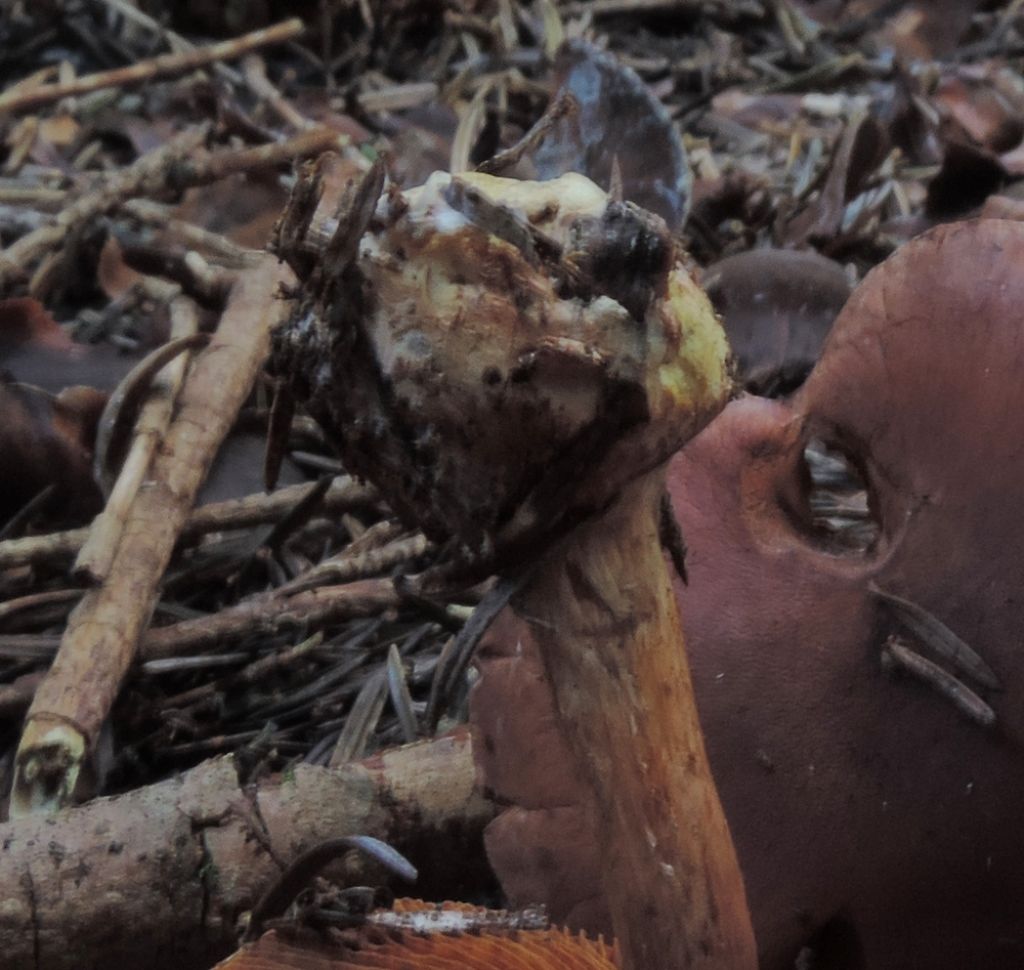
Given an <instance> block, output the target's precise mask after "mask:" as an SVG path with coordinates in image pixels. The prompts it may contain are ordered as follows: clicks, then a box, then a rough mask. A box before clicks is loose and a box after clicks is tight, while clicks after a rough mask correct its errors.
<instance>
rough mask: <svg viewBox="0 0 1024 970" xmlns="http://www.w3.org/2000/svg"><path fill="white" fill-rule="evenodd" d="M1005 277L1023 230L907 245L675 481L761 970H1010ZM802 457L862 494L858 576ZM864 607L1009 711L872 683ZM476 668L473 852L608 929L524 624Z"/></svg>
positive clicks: (688, 629) (578, 805)
mask: <svg viewBox="0 0 1024 970" xmlns="http://www.w3.org/2000/svg"><path fill="white" fill-rule="evenodd" d="M1021 265H1024V226H1022V225H1021V224H1019V223H1016V222H1004V221H997V220H991V221H981V222H969V223H963V224H956V225H950V226H944V227H941V228H939V229H937V230H934V231H933V232H930V233H928V234H927V235H925V236H924V237H922V238H920V239H918V240H915V241H914V242H911V243H908V244H907V245H906V246H904V247H903V248H902V249H900V250H899V251H898V252H897V253H896V254H895V255H894V256H892V257H891V258H890V259H889V260H888V261H887V262H886V263H884V264H883V265H882V266H880V267H879V268H877V269H876V270H874V271H873V272H872V273H870V274H869V275H868V277H867V278H866V280H865V281H864V283H863V284H862V285H861V287H859V288H858V289H857V291H855V293H854V295H853V296H852V297H851V299H850V301H849V302H848V304H847V305H846V307H845V308H844V310H843V311H842V313H841V314H840V317H839V319H838V320H837V321H836V323H835V325H834V327H833V330H832V333H831V335H830V337H829V339H828V341H827V343H826V346H825V348H824V350H823V353H822V358H821V360H820V361H819V363H818V365H817V366H816V367H815V369H814V371H813V372H812V374H811V375H810V377H809V379H808V381H807V382H806V384H805V385H804V387H803V388H802V389H801V390H800V391H799V392H798V393H797V394H796V396H795V398H794V399H793V400H792V401H791V402H790V403H785V404H784V403H780V402H774V401H765V400H759V399H756V398H744V399H740V400H737V401H734V402H733V403H731V404H730V405H729V406H728V407H727V408H726V409H725V411H724V412H723V413H722V414H721V415H720V416H719V417H718V418H717V419H716V420H715V421H714V422H712V424H711V425H710V426H709V427H708V428H707V429H705V431H704V432H703V433H702V434H700V435H699V436H698V437H697V438H696V439H695V440H694V441H692V442H691V443H690V444H689V445H688V446H687V447H686V448H685V449H684V450H683V452H682V453H681V454H680V455H679V456H677V458H676V459H675V460H674V461H673V463H672V464H671V466H670V470H669V489H670V492H671V497H672V500H673V504H674V507H675V510H676V514H677V516H678V518H679V520H680V523H681V526H682V529H683V533H684V535H685V537H686V540H687V543H688V547H689V556H688V559H687V563H688V569H689V577H690V584H689V586H688V587H685V588H683V587H682V586H678V587H677V594H678V596H679V599H680V602H681V610H682V615H683V626H684V629H685V633H686V637H687V652H688V655H689V659H690V665H691V670H692V674H693V681H694V689H695V692H696V696H697V702H698V707H699V710H700V714H701V722H702V726H703V728H704V733H705V740H706V744H707V748H708V755H709V758H710V761H711V766H712V771H713V773H714V776H715V780H716V783H717V785H718V789H719V793H720V795H721V798H722V802H723V805H724V808H725V812H726V817H727V819H728V821H729V825H730V830H731V832H732V835H733V838H734V840H735V843H736V848H737V852H738V854H739V858H740V865H741V868H742V869H743V873H744V879H745V882H746V885H747V891H748V898H749V902H750V906H751V914H752V917H753V920H754V927H755V933H756V935H757V938H758V943H759V947H760V949H761V956H762V963H761V965H762V967H764V968H766V970H775V968H781V967H791V966H792V964H793V960H794V959H795V956H796V953H797V952H798V951H799V949H800V948H801V947H802V946H803V945H805V944H806V943H807V942H808V941H809V940H810V941H813V942H816V943H817V945H819V946H822V947H825V946H827V945H829V944H828V941H829V940H830V939H831V940H836V939H841V940H843V941H844V947H845V949H846V950H847V951H848V952H852V953H859V955H860V957H861V958H862V959H863V961H864V962H863V965H865V966H871V967H872V968H877V970H889V968H897V967H906V966H929V967H931V968H933V970H938V968H942V970H946V968H949V970H953V968H960V967H963V966H968V965H984V966H989V967H1005V968H1008V970H1009V968H1011V967H1017V966H1020V965H1022V961H1024V938H1022V935H1021V933H1020V925H1021V924H1020V911H1019V901H1020V900H1021V899H1022V898H1024V856H1022V854H1021V853H1020V852H1018V851H1016V849H1015V848H1014V847H1015V846H1017V845H1019V818H1018V817H1019V806H1018V805H1017V800H1016V793H1017V792H1020V791H1022V790H1024V756H1022V754H1021V745H1022V742H1024V662H1022V658H1024V654H1022V637H1024V634H1022V633H1021V630H1022V629H1024V598H1022V596H1021V590H1022V589H1024V556H1022V555H1021V552H1020V550H1021V549H1022V548H1024V517H1022V516H1021V515H1020V514H1019V511H1018V503H1019V496H1020V494H1021V492H1022V490H1024V446H1022V445H1021V443H1020V442H1021V436H1020V434H1019V431H1018V428H1019V423H1020V415H1021V414H1022V413H1024V381H1021V380H1020V374H1021V373H1024V329H1022V326H1021V315H1020V307H1021V306H1024V274H1022V273H1021V272H1020V266H1021ZM811 437H818V438H823V439H825V440H826V441H828V442H830V443H832V444H834V445H836V446H837V447H838V448H839V450H840V451H842V452H843V453H845V454H846V455H847V456H848V458H849V460H850V461H851V463H852V464H853V465H854V466H855V467H857V468H858V469H859V470H860V472H861V473H862V474H863V476H864V478H865V479H866V481H867V484H868V488H869V492H870V496H871V506H872V509H873V512H874V514H875V515H876V516H877V518H878V522H879V527H880V534H879V538H878V540H877V541H876V543H875V544H874V545H873V546H871V547H869V548H868V549H867V550H865V551H863V552H858V553H848V552H847V553H843V554H837V553H835V552H834V551H832V549H831V548H830V547H829V546H827V545H825V544H823V543H822V542H821V541H820V538H819V536H817V535H816V534H815V532H814V530H813V529H812V528H811V527H810V526H809V515H808V513H807V509H806V504H807V487H808V479H807V474H806V469H805V467H804V462H803V452H804V446H805V444H806V442H807V441H808V440H809V439H810V438H811ZM872 584H875V585H876V586H877V587H880V588H881V589H883V590H886V591H888V592H891V593H893V594H896V595H898V596H900V597H903V598H905V599H908V600H912V601H914V602H916V603H918V604H920V605H921V606H922V607H924V608H925V609H927V610H928V611H930V612H931V613H932V614H933V615H934V616H935V617H937V618H938V619H939V620H941V621H942V622H943V623H944V624H945V625H946V626H947V627H948V628H950V629H951V630H953V631H954V632H955V633H957V634H958V635H959V636H960V637H961V638H962V639H963V640H965V641H966V642H967V643H968V644H969V645H970V646H971V647H973V648H974V649H975V650H976V651H977V652H978V653H980V654H981V655H982V656H983V657H984V659H985V660H986V661H987V662H988V664H989V665H990V666H991V667H992V669H993V670H994V671H995V673H996V675H997V676H998V678H999V679H1000V681H1001V683H1002V690H1001V691H999V692H991V691H987V690H986V689H985V688H984V687H983V686H982V685H979V684H978V683H976V682H971V681H969V680H968V686H970V687H971V688H972V689H973V690H974V691H976V692H977V693H978V694H979V695H980V696H982V697H983V698H984V700H985V701H987V703H988V704H990V705H991V706H992V708H993V710H994V711H995V713H996V715H997V717H998V722H997V725H996V728H995V729H994V730H985V729H984V728H982V727H981V726H979V724H977V723H973V722H971V721H970V720H969V719H968V718H967V717H965V716H964V714H963V713H962V712H961V711H959V710H958V709H957V708H956V707H955V706H954V705H953V704H951V703H950V702H949V701H948V700H946V699H944V698H943V697H941V696H940V695H939V693H938V692H937V691H935V690H933V689H931V688H929V687H928V686H926V685H924V684H921V683H919V682H917V681H914V680H912V679H910V678H907V677H902V676H892V675H891V674H889V673H887V672H886V670H885V668H884V665H883V663H882V647H883V644H884V643H885V640H886V637H887V635H888V634H890V633H892V632H894V631H896V630H897V629H899V628H898V625H897V623H896V621H895V620H894V617H893V616H892V614H891V613H890V612H889V611H888V610H887V609H886V608H885V607H884V606H883V604H882V603H881V602H880V600H879V598H878V596H877V595H875V594H874V593H873V592H872ZM903 632H905V631H903ZM916 646H917V647H918V649H920V650H921V652H922V653H926V652H927V651H926V649H925V648H924V647H923V646H922V645H920V644H916ZM943 663H945V662H943ZM481 667H482V670H483V678H482V680H481V682H480V683H479V685H478V687H477V688H476V692H475V695H474V698H473V716H474V719H475V721H476V724H477V727H478V730H479V733H480V735H481V738H482V740H481V744H480V745H479V746H478V750H479V752H480V758H481V767H482V773H483V776H484V779H485V781H486V783H487V784H488V785H489V786H490V787H491V788H493V789H494V791H495V793H496V795H497V796H498V797H499V798H501V799H504V800H507V801H508V802H509V803H510V804H511V805H512V806H514V807H512V808H510V809H509V810H508V811H507V812H505V813H504V814H503V815H502V816H501V817H500V818H499V819H498V820H497V821H496V822H494V823H492V827H491V829H490V830H489V832H488V851H489V853H490V856H491V858H492V862H494V864H495V867H496V869H497V870H498V872H499V875H500V876H501V877H502V879H503V881H504V885H505V888H506V890H507V891H509V892H510V895H511V897H512V900H513V903H516V902H518V901H519V900H520V899H521V898H523V897H524V896H525V897H528V898H530V899H532V900H536V901H541V902H545V903H546V904H547V905H548V907H549V910H550V912H551V915H552V918H553V919H555V920H558V921H561V920H567V921H568V922H569V923H570V924H571V925H585V926H587V927H589V928H590V929H600V928H602V927H606V926H607V922H606V916H605V915H604V914H602V912H601V903H602V900H601V897H600V895H599V893H598V892H596V891H595V887H597V886H599V880H598V875H597V874H598V872H599V871H600V867H599V865H598V861H599V857H598V853H599V852H600V847H599V846H598V845H597V844H596V841H595V839H594V837H593V835H592V834H590V835H588V832H587V830H586V826H587V825H588V824H589V821H588V819H589V814H588V813H589V809H588V796H587V791H586V788H585V786H583V785H582V783H581V781H580V776H579V773H578V772H577V769H576V767H575V765H574V764H573V762H572V759H571V757H570V755H569V749H568V747H567V746H566V745H565V743H564V739H561V738H560V737H559V736H558V734H557V732H556V731H553V730H552V724H553V717H552V713H551V711H552V708H551V701H550V696H549V695H548V694H547V693H546V685H545V684H544V680H543V677H544V675H543V666H542V665H541V664H540V663H539V658H538V657H537V654H536V652H535V650H534V645H533V644H532V643H531V641H530V638H529V630H528V628H527V626H526V624H517V623H516V622H515V621H514V618H511V616H506V617H505V618H503V619H502V621H501V624H500V625H496V626H495V628H494V629H493V630H492V632H491V635H490V636H489V637H488V639H487V641H486V642H485V643H484V644H483V645H482V652H481ZM492 671H494V672H495V673H496V676H495V675H494V674H492ZM534 725H536V731H535V730H534ZM545 732H546V733H545ZM520 751H525V752H528V753H536V752H542V754H543V756H542V757H540V756H538V757H536V758H535V760H533V761H523V760H520V755H519V752H520ZM514 765H517V766H518V769H517V770H514V769H513V766H514ZM590 832H591V833H592V832H593V829H591V830H590Z"/></svg>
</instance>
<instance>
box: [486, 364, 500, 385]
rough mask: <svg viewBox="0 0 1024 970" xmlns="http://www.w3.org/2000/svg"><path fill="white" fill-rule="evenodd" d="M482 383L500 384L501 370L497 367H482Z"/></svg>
mask: <svg viewBox="0 0 1024 970" xmlns="http://www.w3.org/2000/svg"><path fill="white" fill-rule="evenodd" d="M483 376H484V383H485V384H490V385H492V386H493V385H494V384H500V383H501V371H500V370H498V368H497V367H487V368H485V369H484V375H483Z"/></svg>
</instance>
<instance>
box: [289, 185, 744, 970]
mask: <svg viewBox="0 0 1024 970" xmlns="http://www.w3.org/2000/svg"><path fill="white" fill-rule="evenodd" d="M382 179H383V176H382V174H381V172H380V171H379V170H377V171H375V172H373V173H371V174H370V176H368V178H367V180H366V181H365V182H364V183H363V185H362V186H360V187H359V188H357V189H355V190H354V191H353V192H351V193H350V195H349V198H348V200H347V202H346V204H345V207H344V213H343V217H342V218H341V219H340V221H339V225H338V227H337V229H336V232H335V233H334V237H333V241H332V242H331V243H330V244H328V248H327V253H328V257H329V258H328V259H326V260H325V261H323V262H321V263H319V264H316V265H312V266H311V265H310V264H309V263H308V262H305V261H304V257H303V256H302V255H301V252H300V250H301V248H302V246H301V244H300V245H296V246H293V247H291V250H290V252H291V257H290V258H291V259H292V260H293V265H295V266H296V268H297V270H298V271H299V275H300V278H303V277H304V278H305V280H306V286H305V289H304V297H305V301H304V303H303V304H302V305H301V306H300V308H299V309H298V310H297V312H296V313H295V315H294V317H293V325H292V326H291V327H290V328H288V329H287V330H286V331H285V332H284V333H282V334H281V335H280V337H279V339H278V341H277V352H276V369H277V370H278V372H279V373H281V374H283V375H287V378H288V380H289V383H290V385H291V387H292V389H293V391H294V392H295V393H297V394H298V395H299V396H300V397H302V398H304V399H305V400H306V404H307V408H308V409H309V411H310V412H311V413H312V414H313V415H314V416H315V417H316V418H317V419H318V420H319V421H320V423H321V424H322V425H323V426H324V427H325V429H326V430H327V431H328V433H330V434H331V435H332V436H333V437H334V438H335V440H336V441H337V443H338V446H339V449H340V451H341V454H342V456H343V459H344V461H345V462H346V465H347V466H348V467H349V468H350V469H352V470H353V471H355V472H357V473H359V474H361V475H364V476H366V477H367V478H370V479H372V480H373V481H374V482H375V483H376V484H377V485H378V487H379V488H380V489H381V490H382V492H383V493H384V494H385V495H386V496H387V498H388V500H389V502H390V503H391V504H392V506H393V507H394V508H395V509H396V510H397V511H398V512H399V513H400V514H401V515H403V516H404V517H406V518H407V519H410V520H415V521H417V522H418V523H419V524H420V525H421V526H422V527H423V528H424V530H425V531H426V532H427V533H428V535H429V536H430V537H431V538H433V539H434V540H435V541H437V542H438V543H441V544H444V545H445V548H447V549H448V550H449V552H450V556H449V559H448V560H447V562H446V563H445V564H444V565H443V566H440V567H438V569H436V570H434V574H433V577H432V578H434V579H439V578H444V579H445V581H448V582H454V581H456V580H461V581H475V580H478V579H479V578H480V577H481V576H483V575H486V574H488V573H489V572H491V571H493V570H498V571H499V572H501V573H504V574H505V575H507V576H513V577H516V578H517V582H518V584H519V586H520V590H519V592H518V593H517V594H516V595H515V597H514V599H513V609H514V610H515V611H516V612H517V613H518V615H520V616H522V617H523V618H524V620H525V622H526V623H527V624H528V625H529V627H530V629H531V631H532V632H533V633H534V635H535V636H536V638H537V641H538V642H539V643H540V644H541V647H542V652H543V656H544V663H545V668H546V670H547V673H548V676H549V677H550V680H551V683H552V685H553V688H554V694H555V698H556V707H557V715H556V717H557V719H558V721H559V724H560V726H561V729H562V730H563V731H564V733H565V736H566V738H567V739H568V741H569V744H570V746H571V748H572V750H573V752H574V754H575V756H576V757H577V758H578V759H579V761H580V763H581V764H582V765H583V770H584V774H585V776H586V778H587V782H588V784H589V785H591V786H592V789H593V794H594V804H595V805H596V820H597V827H598V830H599V831H600V833H601V836H600V837H601V840H602V842H601V844H602V860H601V861H602V866H601V869H602V874H603V885H604V890H605V893H606V894H607V898H608V901H609V907H610V910H611V913H612V924H613V927H614V932H615V935H616V937H617V939H618V945H619V947H620V948H621V952H622V966H623V967H624V968H625V970H638V968H640V967H648V966H657V967H659V968H662V970H682V968H684V967H686V968H696V967H715V968H719V970H725V968H752V967H754V965H755V957H754V944H753V937H752V932H751V929H750V922H749V916H748V914H747V909H746V901H745V895H744V889H743V882H742V878H741V876H740V871H739V868H738V866H737V864H736V857H735V853H734V850H733V847H732V842H731V840H730V837H729V832H728V828H727V826H726V823H725V818H724V816H723V814H722V811H721V806H720V805H719V801H718V796H717V794H716V792H715V787H714V784H713V781H712V778H711V775H710V772H709V770H708V765H707V759H706V756H705V753H704V746H703V741H702V739H701V733H700V727H699V724H698V720H697V715H696V710H695V707H694V704H693V698H692V693H691V687H690V679H689V676H688V673H687V668H686V661H685V656H684V653H683V651H682V649H681V643H682V637H681V633H680V629H679V616H678V610H677V606H676V599H675V596H674V595H673V592H672V586H671V581H670V578H669V574H668V571H667V568H666V564H665V561H664V558H663V556H662V552H661V548H660V545H659V525H660V520H661V505H662V503H661V498H662V495H663V492H664V474H665V472H664V466H665V462H666V461H667V460H668V458H669V457H670V456H671V455H672V454H673V452H675V451H676V450H677V449H678V448H679V447H680V446H681V445H682V444H683V442H685V441H686V440H687V439H688V438H690V437H692V436H693V435H694V434H695V433H696V432H697V431H699V430H700V429H701V428H702V427H703V426H704V425H705V424H706V423H707V422H708V421H709V420H710V419H711V418H712V417H713V416H714V415H715V414H716V413H717V412H718V411H719V410H720V409H721V407H722V406H723V405H724V404H725V402H726V400H727V398H728V396H729V394H730V392H731V382H730V380H729V376H728V372H727V358H728V347H727V344H726V341H725V338H724V335H723V332H722V328H721V326H720V324H719V323H718V321H717V319H716V318H715V315H714V313H713V311H712V310H711V307H710V304H709V303H708V301H707V298H706V297H705V296H704V294H703V293H702V292H701V291H700V290H699V288H698V287H697V286H696V284H695V283H694V282H693V281H692V279H691V278H690V277H689V275H688V274H687V272H686V271H685V269H684V268H683V266H682V262H681V259H680V256H679V253H678V252H677V250H676V246H675V243H674V242H673V239H672V237H671V235H670V234H669V232H668V230H667V228H666V227H665V224H664V222H663V221H662V220H661V219H660V218H659V217H657V216H654V215H652V214H650V213H647V212H645V211H644V210H641V209H639V208H637V207H636V206H634V205H632V204H630V203H623V202H618V201H614V200H611V199H610V198H609V197H608V196H606V195H605V193H604V192H603V191H601V190H600V189H599V188H598V187H597V186H595V185H594V184H593V183H591V182H590V181H589V180H587V179H586V178H584V177H582V176H579V175H565V176H562V177H560V178H558V179H554V180H552V181H548V182H516V181H512V180H506V179H499V178H495V177H491V176H486V175H481V174H473V175H463V176H458V177H455V176H450V175H447V174H442V173H437V174H435V175H433V176H432V177H431V178H430V179H429V180H428V181H427V182H426V183H425V184H424V185H423V186H421V187H420V188H418V189H414V190H410V191H407V192H405V193H399V192H397V191H390V192H387V193H385V194H384V195H383V197H382V198H381V199H380V201H379V203H378V204H376V206H374V201H375V199H376V198H377V195H378V194H379V193H380V191H381V186H382ZM303 191H306V190H300V196H301V194H302V192H303ZM301 201H302V200H301V198H300V199H299V203H301ZM307 203H308V198H307ZM306 211H307V213H308V205H307V210H306ZM296 213H297V214H296ZM304 219H307V216H303V215H302V205H301V204H299V205H298V206H297V208H293V216H292V217H286V219H285V222H284V223H283V229H282V238H285V237H288V238H293V239H301V237H302V236H303V228H302V227H303V222H304ZM296 226H297V227H298V228H296ZM364 229H367V230H368V231H366V232H365V235H364V232H363V230H364ZM285 252H286V253H287V252H289V247H287V246H286V247H285ZM331 257H333V259H332V258H331ZM427 582H428V580H426V579H425V580H424V583H427Z"/></svg>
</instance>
